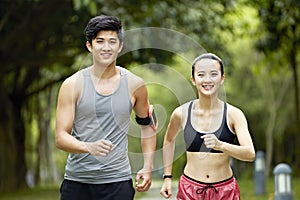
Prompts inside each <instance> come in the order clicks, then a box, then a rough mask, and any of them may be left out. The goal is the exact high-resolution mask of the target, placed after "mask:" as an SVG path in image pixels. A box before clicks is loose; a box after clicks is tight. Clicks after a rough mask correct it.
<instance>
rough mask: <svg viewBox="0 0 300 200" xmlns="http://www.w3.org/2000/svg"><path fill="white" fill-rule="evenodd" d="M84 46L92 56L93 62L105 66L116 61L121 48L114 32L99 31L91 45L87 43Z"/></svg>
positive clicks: (121, 45)
mask: <svg viewBox="0 0 300 200" xmlns="http://www.w3.org/2000/svg"><path fill="white" fill-rule="evenodd" d="M86 45H87V48H88V49H89V51H90V52H91V53H92V54H93V57H94V62H97V63H99V64H106V65H107V66H108V65H110V64H111V63H112V62H115V61H116V59H117V57H118V54H119V53H120V51H121V50H122V47H123V44H122V43H120V40H119V38H118V34H117V32H116V31H100V32H98V34H97V36H96V37H95V38H94V39H93V40H92V44H90V43H89V42H87V44H86Z"/></svg>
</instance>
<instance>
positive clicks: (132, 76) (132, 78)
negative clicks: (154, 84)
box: [119, 67, 144, 85]
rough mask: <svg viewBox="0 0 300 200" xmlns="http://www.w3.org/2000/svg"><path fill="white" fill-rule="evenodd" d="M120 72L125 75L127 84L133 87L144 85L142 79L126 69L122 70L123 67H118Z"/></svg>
mask: <svg viewBox="0 0 300 200" xmlns="http://www.w3.org/2000/svg"><path fill="white" fill-rule="evenodd" d="M119 68H120V69H121V70H122V71H123V74H126V75H127V80H128V82H129V83H131V84H133V85H135V84H138V85H139V84H144V80H143V78H142V77H140V76H138V75H136V74H134V73H133V72H131V71H129V70H128V69H126V68H124V67H119Z"/></svg>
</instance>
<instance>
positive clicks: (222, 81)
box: [221, 75, 225, 85]
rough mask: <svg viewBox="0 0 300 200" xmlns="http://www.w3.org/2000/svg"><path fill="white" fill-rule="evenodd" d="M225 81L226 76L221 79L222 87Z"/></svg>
mask: <svg viewBox="0 0 300 200" xmlns="http://www.w3.org/2000/svg"><path fill="white" fill-rule="evenodd" d="M224 81H225V75H222V77H221V85H223V83H224Z"/></svg>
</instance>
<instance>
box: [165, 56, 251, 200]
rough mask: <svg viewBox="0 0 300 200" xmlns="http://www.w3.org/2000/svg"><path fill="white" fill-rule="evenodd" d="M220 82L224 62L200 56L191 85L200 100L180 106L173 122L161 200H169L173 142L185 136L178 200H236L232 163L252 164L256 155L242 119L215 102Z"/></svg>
mask: <svg viewBox="0 0 300 200" xmlns="http://www.w3.org/2000/svg"><path fill="white" fill-rule="evenodd" d="M224 80H225V76H224V69H223V62H222V60H221V59H220V58H219V57H217V56H216V55H214V54H211V53H207V54H202V55H200V56H199V57H197V58H196V59H195V61H194V62H193V65H192V76H191V81H192V83H193V85H194V86H195V87H196V88H197V91H198V99H195V100H192V101H190V102H188V103H186V104H183V105H182V106H179V107H178V108H176V109H175V110H174V112H173V114H172V116H171V119H170V122H169V126H168V129H167V132H166V135H165V139H164V149H163V160H164V174H165V175H164V184H163V186H162V188H161V191H160V193H161V195H162V196H163V197H165V198H171V197H172V162H173V156H174V148H175V138H176V136H177V134H178V133H179V131H180V130H183V134H184V141H185V144H186V157H187V163H186V165H185V168H184V172H183V173H184V174H183V175H182V176H181V177H180V179H179V183H178V193H177V196H176V199H178V200H190V199H203V200H220V199H230V200H239V199H240V190H239V187H238V184H237V182H236V179H235V178H234V176H233V173H232V170H231V167H230V158H231V157H234V158H236V159H238V160H242V161H249V162H251V161H253V160H254V158H255V149H254V146H253V142H252V139H251V135H250V133H249V130H248V125H247V120H246V117H245V115H244V113H243V112H242V111H241V110H240V109H239V108H237V107H235V106H233V105H231V104H229V103H226V102H223V101H222V100H220V99H219V97H218V91H219V88H220V86H221V85H222V84H223V83H224ZM236 138H237V140H238V142H239V144H238V145H237V144H235V139H236Z"/></svg>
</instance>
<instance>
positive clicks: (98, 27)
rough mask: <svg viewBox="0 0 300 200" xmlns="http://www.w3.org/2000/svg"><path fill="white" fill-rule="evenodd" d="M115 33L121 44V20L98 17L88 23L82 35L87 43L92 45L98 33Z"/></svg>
mask: <svg viewBox="0 0 300 200" xmlns="http://www.w3.org/2000/svg"><path fill="white" fill-rule="evenodd" d="M103 30H104V31H116V32H117V34H118V38H119V40H120V43H122V42H123V28H122V23H121V20H120V19H119V18H117V17H115V16H107V15H99V16H96V17H94V18H92V19H90V21H89V22H88V24H87V25H86V27H85V29H84V35H85V38H86V40H87V41H89V42H90V43H91V44H92V40H93V39H95V38H96V36H97V34H98V33H99V31H103Z"/></svg>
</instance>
